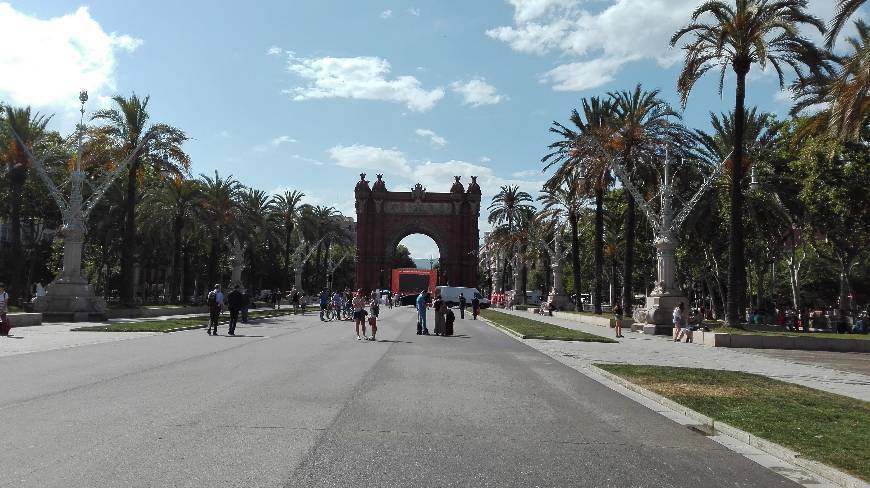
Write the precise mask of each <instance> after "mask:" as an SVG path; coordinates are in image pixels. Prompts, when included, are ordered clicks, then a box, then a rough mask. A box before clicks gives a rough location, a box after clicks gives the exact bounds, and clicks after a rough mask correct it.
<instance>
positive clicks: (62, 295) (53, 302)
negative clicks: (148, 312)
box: [12, 90, 150, 320]
mask: <svg viewBox="0 0 870 488" xmlns="http://www.w3.org/2000/svg"><path fill="white" fill-rule="evenodd" d="M79 101H80V102H81V110H80V112H81V118H80V120H79V123H78V125H77V126H76V130H77V132H78V144H77V146H78V147H77V150H76V159H75V166H74V167H73V169H72V171H71V172H70V175H69V185H70V192H69V197H66V196H64V195H63V194H62V193H61V192H60V190H59V189H58V187H57V185H55V183H54V181H53V180H52V179H51V177H50V176H49V175H48V172H47V171H46V169H45V165H44V160H42V159H38V158H37V157H36V156H34V155H33V153H32V151H31V149H30V148H29V147H27V145H26V144H25V143H24V140H22V139H21V136H19V135H18V134H17V133H16V132H15V131H14V130H13V131H12V134H13V136H14V137H15V140H16V141H17V142H18V145H19V146H20V147H21V148H22V149H23V150H24V153H25V154H26V155H27V159H28V160H29V161H30V164H31V166H32V167H33V169H34V170H35V171H36V174H37V176H38V177H39V179H40V180H42V183H43V184H44V185H45V186H46V187H47V188H48V192H49V194H50V195H51V197H52V199H54V202H55V204H57V207H58V209H59V210H60V214H61V218H62V221H63V225H62V226H61V228H60V232H58V235H59V236H60V237H62V238H63V270H62V271H61V273H60V275H58V277H57V278H56V279H55V280H54V281H53V282H51V283H50V284H49V285H48V286H47V287H46V291H45V295H44V296H41V297H37V298H36V299H35V300H34V301H33V309H34V310H35V311H37V312H42V313H44V314H46V315H60V316H67V317H68V316H72V318H73V320H88V319H89V318H90V316H92V315H93V316H97V317H105V312H106V302H105V300H103V299H102V298H99V297H96V296H94V292H93V290H92V289H91V287H90V285H89V284H88V282H87V280H86V279H85V278H84V277H83V276H82V272H81V263H82V245H83V243H84V235H85V232H87V222H88V217H89V216H90V213H91V211H92V210H93V209H94V207H95V206H96V205H97V203H98V202H99V201H100V199H102V197H103V195H104V194H105V193H106V191H107V190H108V189H109V187H110V186H111V185H112V183H113V182H114V181H115V179H116V178H117V177H118V176H120V174H121V173H122V172H123V171H124V170H125V169H127V167H128V166H129V164H130V162H131V161H132V160H133V159H134V158H135V157H136V156H137V155H138V154H139V153H140V151H142V148H143V146H144V145H145V144H146V143H147V142H148V141H149V140H150V139H149V138H148V137H143V138H142V141H140V142H139V145H137V146H136V148H135V149H133V152H131V153H130V154H129V155H127V157H126V158H125V159H124V161H123V162H122V163H121V164H119V165H118V166H116V167H115V169H114V170H112V172H111V173H109V175H107V176H106V177H105V178H104V179H103V180H102V182H100V183H99V184H98V185H96V186H93V188H94V192H93V193H92V194H91V195H90V197H88V198H87V199H85V198H84V194H83V189H84V184H85V182H86V179H87V174H86V173H85V171H84V170H83V169H82V153H83V151H84V145H83V138H84V134H85V130H86V127H85V124H84V118H85V102H87V101H88V92H87V91H84V90H83V91H81V92H80V93H79Z"/></svg>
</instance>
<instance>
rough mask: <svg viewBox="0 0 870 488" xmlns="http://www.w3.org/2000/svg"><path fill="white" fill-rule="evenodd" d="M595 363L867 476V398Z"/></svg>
mask: <svg viewBox="0 0 870 488" xmlns="http://www.w3.org/2000/svg"><path fill="white" fill-rule="evenodd" d="M596 366H598V367H599V368H601V369H603V370H605V371H609V372H611V373H613V374H615V375H617V376H620V377H622V378H625V379H627V380H629V381H631V382H632V383H635V384H637V385H640V386H643V387H644V388H646V389H648V390H651V391H653V392H655V393H658V394H659V395H662V396H664V397H667V398H669V399H671V400H673V401H675V402H677V403H680V404H682V405H685V406H687V407H689V408H691V409H693V410H695V411H697V412H700V413H702V414H704V415H707V416H708V417H711V418H712V419H714V420H718V421H722V422H725V423H727V424H729V425H732V426H734V427H737V428H738V429H742V430H745V431H747V432H749V433H750V434H753V435H757V436H759V437H762V438H764V439H767V440H769V441H772V442H775V443H777V444H780V445H783V446H785V447H788V448H789V449H792V450H794V451H796V452H799V453H800V454H801V455H803V456H805V457H807V458H808V459H812V460H815V461H818V462H821V463H824V464H827V465H829V466H834V467H836V468H838V469H840V470H843V471H845V472H847V473H850V474H851V475H853V476H856V477H858V478H861V479H863V480H865V481H870V449H868V446H870V402H863V401H861V400H856V399H853V398H849V397H844V396H840V395H835V394H833V393H827V392H824V391H820V390H815V389H812V388H807V387H805V386H800V385H794V384H791V383H785V382H783V381H779V380H774V379H770V378H767V377H764V376H759V375H755V374H749V373H741V372H736V371H717V370H710V369H695V368H673V367H668V366H629V365H622V364H596Z"/></svg>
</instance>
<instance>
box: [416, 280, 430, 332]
mask: <svg viewBox="0 0 870 488" xmlns="http://www.w3.org/2000/svg"><path fill="white" fill-rule="evenodd" d="M416 306H417V335H429V329H427V328H426V309H427V308H429V305H428V304H427V303H426V290H423V291H421V292H420V294H419V295H417V302H416Z"/></svg>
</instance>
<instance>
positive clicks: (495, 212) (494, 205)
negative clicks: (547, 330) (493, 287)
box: [488, 185, 534, 297]
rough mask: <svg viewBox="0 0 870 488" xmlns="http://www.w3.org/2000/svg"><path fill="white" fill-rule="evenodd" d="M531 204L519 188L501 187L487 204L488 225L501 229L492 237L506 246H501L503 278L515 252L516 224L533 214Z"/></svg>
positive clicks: (530, 199)
mask: <svg viewBox="0 0 870 488" xmlns="http://www.w3.org/2000/svg"><path fill="white" fill-rule="evenodd" d="M531 203H532V196H531V195H529V194H528V193H527V192H524V191H520V187H519V186H515V185H502V187H501V189H500V190H499V192H498V193H497V194H496V195H495V196H493V197H492V202H491V203H490V204H489V207H488V210H489V218H488V220H489V223H490V224H493V225H494V226H498V227H501V228H502V229H503V230H502V232H499V233H498V234H494V236H498V235H500V236H503V237H502V238H501V241H502V242H503V243H505V244H506V245H505V246H503V247H504V248H505V265H504V270H505V273H503V274H502V276H503V277H504V276H505V275H506V272H507V265H508V262H509V261H510V258H511V256H513V254H514V251H515V242H516V240H515V237H516V236H517V230H518V224H520V223H521V222H523V221H524V220H525V219H526V218H527V217H528V216H530V215H531V214H532V213H533V212H534V207H533V206H532V205H531ZM514 272H515V273H516V272H519V270H516V269H515V270H514ZM521 297H525V293H522V294H521Z"/></svg>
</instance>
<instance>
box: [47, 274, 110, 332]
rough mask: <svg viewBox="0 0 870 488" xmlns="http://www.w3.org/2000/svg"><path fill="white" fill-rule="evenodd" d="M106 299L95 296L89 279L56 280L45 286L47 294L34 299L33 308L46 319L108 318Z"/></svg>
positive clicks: (82, 319) (78, 319) (79, 320)
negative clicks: (88, 281)
mask: <svg viewBox="0 0 870 488" xmlns="http://www.w3.org/2000/svg"><path fill="white" fill-rule="evenodd" d="M106 308H107V307H106V301H105V300H103V299H102V298H100V297H97V296H94V291H93V290H92V289H91V287H90V285H88V283H87V281H85V280H84V279H82V280H62V279H59V280H55V281H53V282H52V283H50V284H49V285H48V286H47V287H46V288H45V295H44V296H41V297H37V298H35V299H34V300H33V310H34V311H35V312H40V313H42V314H43V317H44V319H45V320H71V321H73V322H84V321H88V320H106Z"/></svg>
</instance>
